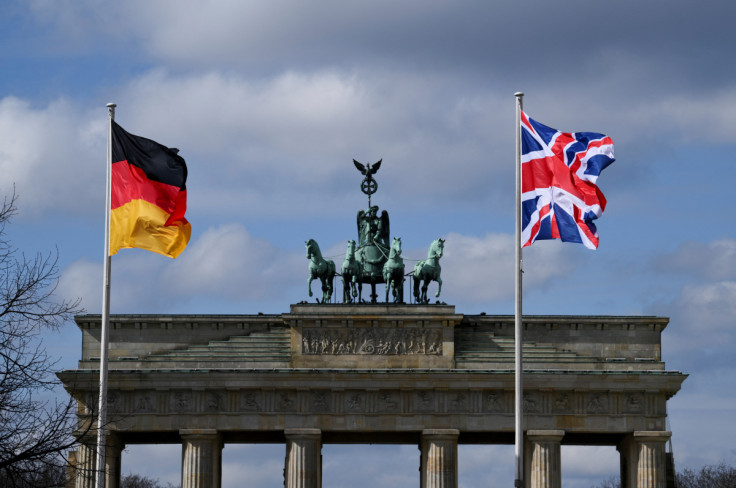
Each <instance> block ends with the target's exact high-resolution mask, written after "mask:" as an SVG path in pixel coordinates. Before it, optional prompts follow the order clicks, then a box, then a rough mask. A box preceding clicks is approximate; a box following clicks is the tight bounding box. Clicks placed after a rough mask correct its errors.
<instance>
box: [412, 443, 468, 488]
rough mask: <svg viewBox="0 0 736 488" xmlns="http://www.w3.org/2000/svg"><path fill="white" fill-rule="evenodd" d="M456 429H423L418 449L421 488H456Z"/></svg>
mask: <svg viewBox="0 0 736 488" xmlns="http://www.w3.org/2000/svg"><path fill="white" fill-rule="evenodd" d="M459 435H460V431H459V430H457V429H425V430H423V431H422V440H421V446H420V449H421V451H422V455H421V456H422V457H421V467H420V470H421V482H420V487H421V488H457V438H458V436H459Z"/></svg>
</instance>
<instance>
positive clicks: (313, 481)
mask: <svg viewBox="0 0 736 488" xmlns="http://www.w3.org/2000/svg"><path fill="white" fill-rule="evenodd" d="M284 435H285V436H286V467H285V469H284V486H285V488H320V487H321V486H322V431H321V430H319V429H285V430H284Z"/></svg>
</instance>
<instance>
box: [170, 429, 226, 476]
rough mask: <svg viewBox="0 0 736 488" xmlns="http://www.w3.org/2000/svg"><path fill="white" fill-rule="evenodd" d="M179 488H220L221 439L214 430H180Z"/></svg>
mask: <svg viewBox="0 0 736 488" xmlns="http://www.w3.org/2000/svg"><path fill="white" fill-rule="evenodd" d="M179 435H181V438H182V450H181V488H220V484H221V481H222V473H221V470H222V437H221V436H220V434H219V433H218V432H217V430H215V429H182V430H180V431H179Z"/></svg>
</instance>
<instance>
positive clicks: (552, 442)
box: [524, 430, 565, 488]
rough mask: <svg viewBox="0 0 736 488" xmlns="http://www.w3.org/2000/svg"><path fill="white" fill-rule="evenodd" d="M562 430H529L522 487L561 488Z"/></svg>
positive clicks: (563, 432) (563, 433)
mask: <svg viewBox="0 0 736 488" xmlns="http://www.w3.org/2000/svg"><path fill="white" fill-rule="evenodd" d="M564 435H565V431H564V430H529V431H527V433H526V441H527V442H526V448H525V449H524V451H525V453H524V454H525V455H524V477H525V478H526V480H525V482H524V485H525V486H528V487H529V488H561V487H562V468H561V465H560V442H561V441H562V437H563V436H564Z"/></svg>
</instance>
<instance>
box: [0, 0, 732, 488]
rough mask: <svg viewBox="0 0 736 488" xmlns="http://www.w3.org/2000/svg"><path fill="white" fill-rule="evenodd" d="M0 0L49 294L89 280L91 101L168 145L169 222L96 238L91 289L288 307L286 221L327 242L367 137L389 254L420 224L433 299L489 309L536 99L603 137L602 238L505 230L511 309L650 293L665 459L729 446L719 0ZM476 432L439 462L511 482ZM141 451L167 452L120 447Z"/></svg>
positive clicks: (336, 248) (289, 231) (131, 463)
mask: <svg viewBox="0 0 736 488" xmlns="http://www.w3.org/2000/svg"><path fill="white" fill-rule="evenodd" d="M1 9H2V15H0V59H1V61H2V66H3V69H2V76H0V174H2V175H3V176H2V179H0V191H1V192H2V194H5V195H7V194H9V193H10V192H11V191H12V188H13V185H15V189H16V191H17V193H18V195H19V197H20V199H19V201H18V207H19V211H20V212H19V214H18V216H17V217H16V218H15V220H14V221H13V224H12V225H11V226H10V227H9V228H8V231H9V237H10V238H11V239H12V240H13V242H14V243H15V244H16V245H17V246H19V247H20V248H22V249H23V250H24V251H26V252H27V253H33V252H36V251H42V252H45V251H53V250H54V248H55V247H58V249H59V253H60V262H59V264H60V269H61V272H62V280H61V284H60V287H59V290H58V292H59V294H60V295H63V296H66V297H82V299H83V302H84V306H85V307H86V309H87V311H88V312H90V313H98V312H99V311H100V303H101V296H100V294H101V281H102V254H103V218H104V178H105V154H106V152H105V151H106V124H107V110H106V108H105V104H106V103H107V102H115V103H117V104H118V108H117V114H116V120H117V121H118V122H119V123H120V124H121V125H122V126H123V127H124V128H126V129H127V130H128V131H130V132H132V133H135V134H139V135H143V136H145V137H149V138H152V139H154V140H156V141H158V142H161V143H162V144H165V145H168V146H171V147H178V148H179V149H180V150H181V155H182V156H184V158H185V159H186V160H187V164H188V168H189V180H188V182H187V187H188V193H189V210H188V213H187V217H188V218H189V220H190V222H191V223H192V227H193V234H192V240H191V242H190V244H189V247H188V248H187V250H186V251H185V252H184V253H183V254H182V256H181V257H180V258H179V259H177V260H176V261H172V260H169V259H166V258H163V257H161V256H158V255H155V254H153V253H146V252H144V251H139V250H125V251H121V252H120V253H119V254H118V255H116V256H115V257H114V258H113V264H112V283H113V285H112V311H113V313H256V312H266V313H281V312H286V311H288V306H289V304H291V303H296V302H299V301H301V300H305V299H307V295H306V286H305V284H306V283H305V282H306V277H307V264H308V262H307V260H306V258H305V254H304V241H305V240H306V239H308V238H314V239H316V240H317V241H318V242H319V244H320V246H321V247H322V249H323V252H324V253H325V254H327V255H335V256H344V252H345V241H346V240H347V239H351V238H352V239H354V238H355V237H356V224H355V216H356V213H357V211H358V210H359V209H361V208H364V207H365V205H366V200H365V196H364V195H363V194H362V193H360V190H359V184H360V175H359V174H358V173H357V172H356V170H355V169H354V167H353V165H352V162H351V160H352V159H353V158H355V159H357V160H359V161H362V162H374V161H377V160H378V159H381V158H383V165H382V167H381V170H380V172H379V173H378V174H377V179H378V183H379V191H378V193H377V194H376V195H374V197H373V201H374V202H375V203H376V204H378V205H379V206H380V207H381V209H386V210H388V211H389V212H390V215H391V231H392V234H393V235H395V236H400V237H401V238H402V242H403V246H404V255H405V256H406V257H407V258H410V259H422V258H424V256H426V249H427V246H428V245H429V243H430V242H431V241H432V240H433V239H435V238H437V237H440V236H442V237H444V238H446V240H447V242H446V244H445V257H444V258H443V262H442V266H443V280H444V286H443V290H442V297H441V298H442V299H443V300H444V301H446V302H447V303H451V304H454V305H456V307H457V311H458V312H460V313H478V312H481V311H485V312H487V313H489V314H492V313H499V314H511V313H513V273H512V260H513V247H512V236H513V232H514V226H513V209H514V202H513V199H514V190H513V182H514V153H513V151H514V103H515V101H514V97H513V94H514V92H516V91H523V92H525V93H526V96H525V99H524V107H525V110H526V111H527V113H528V114H529V115H530V116H532V117H534V118H535V119H536V120H539V121H540V122H542V123H544V124H547V125H549V126H552V127H555V128H557V129H560V130H564V131H595V132H602V133H605V134H607V135H609V136H611V137H612V138H613V140H614V141H615V150H616V159H617V161H616V162H615V163H614V164H613V165H612V166H610V167H609V168H608V169H606V170H605V171H604V172H603V174H602V175H601V177H600V179H599V180H598V183H599V186H600V188H601V189H602V191H603V192H604V194H605V195H606V198H607V200H608V207H607V209H606V211H605V212H604V214H603V216H602V217H601V219H600V220H599V221H598V228H599V232H600V239H601V244H600V247H599V249H598V250H597V251H589V250H587V249H585V248H584V247H583V246H579V245H572V244H562V243H559V242H551V241H546V242H540V243H538V244H535V245H534V246H532V247H531V248H528V250H526V251H525V263H526V274H525V285H524V286H525V289H524V293H525V301H524V307H525V313H529V314H601V315H605V314H611V315H625V314H644V315H660V316H666V317H670V318H671V322H670V325H669V326H668V328H667V329H666V330H665V332H664V335H663V351H664V359H665V361H666V363H667V366H668V369H672V370H681V371H683V372H686V373H689V374H690V377H689V378H688V379H687V380H686V382H685V383H684V386H683V389H682V391H681V392H680V393H678V394H677V396H675V397H674V398H673V399H672V400H671V401H670V402H669V413H670V422H671V429H672V431H673V433H674V435H673V447H674V452H675V456H676V462H677V465H678V468H684V467H694V468H697V467H699V466H701V465H702V464H704V463H716V462H719V461H726V462H729V463H732V464H733V463H736V450H734V448H733V442H732V439H733V438H734V437H736V424H735V423H734V422H733V413H734V411H736V394H735V393H734V392H735V391H736V380H735V379H734V378H736V375H735V374H734V373H736V371H735V370H736V364H735V363H736V361H734V359H733V357H734V354H733V351H734V346H735V344H734V342H735V340H734V339H735V335H736V333H735V332H734V331H735V330H736V237H735V236H734V230H733V229H734V224H736V219H734V218H733V215H732V209H733V197H732V184H733V183H732V182H733V179H734V173H736V169H735V168H736V165H735V164H734V162H735V161H734V154H736V131H734V128H735V127H736V64H734V63H733V62H732V61H731V60H732V58H733V51H734V48H736V31H735V30H734V29H733V27H732V25H731V24H732V21H733V18H734V16H735V15H736V5H734V4H733V2H728V1H712V2H693V1H679V0H674V1H670V2H666V3H665V2H645V3H641V2H634V1H628V0H623V1H619V2H589V1H587V2H583V1H570V2H547V1H544V0H531V1H528V2H524V3H523V4H522V3H520V2H511V1H498V2H486V1H480V0H478V1H465V2H444V1H418V0H416V1H402V2H388V1H374V2H360V3H359V2H344V1H337V0H334V1H319V2H288V1H284V2H242V1H220V2H198V1H193V0H180V1H158V2H148V1H143V0H132V1H127V2H115V3H112V2H100V1H97V0H77V1H71V0H69V1H50V0H46V1H42V0H30V1H20V0H17V1H16V0H6V1H5V2H4V3H3V6H2V8H1ZM337 259H341V258H339V257H338V258H336V260H337ZM79 343H80V333H79V332H78V330H77V329H76V327H75V326H74V325H73V324H70V325H69V326H68V327H67V328H65V329H64V330H62V331H61V332H60V333H59V334H58V335H55V336H52V337H50V338H49V344H48V347H49V350H50V351H51V352H52V353H54V354H57V355H59V356H60V357H61V361H60V363H59V364H60V367H64V368H66V367H74V365H75V362H76V360H77V359H78V356H79ZM157 449H158V450H157ZM243 449H246V448H239V447H234V446H229V447H228V448H226V462H227V464H226V476H225V480H226V481H227V480H228V479H231V480H237V476H236V473H240V472H241V470H242V469H243V466H242V465H241V464H243V463H242V459H243V457H240V458H238V454H237V453H241V454H242V453H244V452H245V451H244V450H243ZM365 449H368V448H365ZM467 449H470V448H467ZM487 449H488V450H485V451H483V450H481V451H475V450H473V449H470V450H469V451H467V453H466V455H465V459H467V460H468V461H467V463H466V464H465V465H463V464H462V461H461V470H462V471H461V485H464V486H478V483H480V482H481V481H482V482H483V483H486V486H502V485H508V484H509V483H507V482H506V481H505V480H510V479H511V478H512V477H513V473H512V471H513V459H512V458H509V459H508V460H507V461H506V462H505V463H504V462H501V461H499V459H503V458H504V456H507V455H508V456H511V455H512V454H508V453H510V452H511V451H509V450H508V449H506V450H504V448H487ZM246 450H247V449H246ZM471 451H472V452H471ZM166 452H169V451H166V450H165V449H164V450H161V448H153V447H151V448H140V447H135V448H129V453H127V454H126V458H127V461H125V460H124V463H127V464H125V465H124V469H126V468H127V469H129V470H137V471H142V472H145V473H146V474H149V475H152V476H159V477H162V479H166V480H171V481H176V477H177V476H178V475H177V474H176V472H177V470H178V464H177V463H178V457H179V456H178V454H177V453H176V452H175V453H174V454H173V455H171V454H161V453H166ZM231 452H232V453H235V454H232V455H231V454H228V453H231ZM249 452H250V451H249ZM266 452H270V451H268V450H267V449H262V450H257V451H255V452H250V454H247V456H246V454H242V456H246V457H248V459H250V460H253V459H256V460H259V462H256V463H253V468H252V469H251V474H250V475H249V476H253V479H256V478H258V479H260V478H259V476H261V475H262V474H263V473H261V472H260V471H259V474H258V475H256V473H254V471H258V470H264V469H265V468H263V467H259V466H268V465H269V463H274V462H275V463H276V464H278V465H280V463H281V462H282V459H283V456H282V454H281V453H277V454H275V455H272V456H271V458H269V460H268V461H266V460H260V458H259V457H258V456H265V455H266ZM332 452H335V451H332ZM350 452H352V451H350ZM366 452H367V451H366ZM366 452H364V453H363V454H362V455H365V456H367V455H368V454H366ZM417 452H418V451H417ZM415 454H416V453H415V449H414V448H413V447H411V446H410V447H406V446H405V447H402V448H394V447H390V448H389V447H386V448H383V450H377V451H373V450H371V451H370V455H371V456H373V455H376V456H379V457H380V456H383V458H381V459H383V460H384V461H383V462H381V461H377V463H378V464H379V465H380V464H382V463H384V464H386V465H392V460H394V459H408V461H407V463H408V464H410V465H411V466H410V470H409V474H410V475H413V474H415V473H416V472H415V467H414V464H412V463H414V462H415V460H414V457H416V455H415ZM157 455H160V456H162V457H163V458H164V459H165V460H167V462H168V463H169V464H170V465H173V468H172V467H171V466H169V467H165V466H167V463H166V462H164V461H161V462H158V461H157V462H156V463H151V462H145V461H144V459H154V457H155V456H157ZM341 455H345V456H347V450H346V452H345V453H342V452H335V454H334V456H341ZM228 456H232V457H228ZM354 456H356V455H354ZM357 456H361V454H358V455H357ZM402 456H406V458H404V457H402ZM412 456H414V457H412ZM462 457H463V455H462V451H461V458H462ZM591 457H592V455H591V454H590V453H587V452H585V451H581V450H574V449H573V450H565V451H563V466H564V468H563V470H564V471H565V476H566V483H565V485H566V486H571V487H576V486H580V487H587V486H590V485H591V484H593V483H595V482H596V480H600V479H603V478H605V477H607V476H609V475H610V474H613V473H615V471H616V466H617V462H616V461H615V451H613V453H611V452H608V457H609V458H610V459H609V460H608V461H606V462H600V463H598V462H593V461H591V459H590V458H591ZM238 459H240V460H241V461H240V462H239V461H238ZM264 459H265V458H264ZM336 459H338V460H339V459H340V458H336ZM351 459H352V461H351ZM417 459H418V458H417ZM611 459H613V461H611ZM484 460H485V461H484ZM416 462H417V463H418V461H416ZM171 463H173V464H171ZM355 463H356V457H353V458H349V457H348V458H346V459H345V460H344V464H343V465H345V466H349V465H351V464H355ZM338 464H339V463H338ZM398 464H401V463H398ZM404 464H406V463H404ZM504 464H506V465H504ZM327 469H328V468H327V467H326V470H327ZM330 469H332V468H330ZM387 469H388V468H387ZM391 469H393V468H391ZM391 469H388V475H387V476H394V478H393V479H402V478H401V476H403V475H402V474H401V473H400V469H399V468H397V469H396V470H394V471H392V470H391ZM279 472H280V471H279ZM326 472H328V473H329V470H328V471H326ZM172 473H173V474H172ZM228 473H230V475H228ZM333 473H337V474H335V475H334V476H333V478H331V479H333V480H335V481H333V486H341V484H340V483H341V482H340V481H338V479H339V478H337V476H338V475H339V470H338V471H333ZM363 474H364V476H365V479H372V478H371V477H372V476H373V477H375V476H376V474H375V473H373V474H371V473H370V472H369V471H366V473H363ZM343 475H344V473H343ZM172 477H173V478H172ZM326 479H327V478H326ZM373 479H375V478H373ZM476 480H481V481H477V483H476ZM496 482H497V483H498V484H494V483H496ZM232 483H233V484H231V485H228V486H237V481H232ZM279 483H280V481H279V480H278V477H277V479H276V482H275V484H274V482H273V480H272V481H271V484H269V482H268V481H264V482H263V484H262V486H278V484H279ZM386 483H389V484H387V485H386V486H389V485H390V483H391V482H390V481H386ZM397 483H398V482H397ZM366 486H368V485H366Z"/></svg>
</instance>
